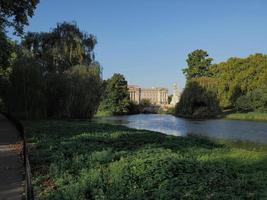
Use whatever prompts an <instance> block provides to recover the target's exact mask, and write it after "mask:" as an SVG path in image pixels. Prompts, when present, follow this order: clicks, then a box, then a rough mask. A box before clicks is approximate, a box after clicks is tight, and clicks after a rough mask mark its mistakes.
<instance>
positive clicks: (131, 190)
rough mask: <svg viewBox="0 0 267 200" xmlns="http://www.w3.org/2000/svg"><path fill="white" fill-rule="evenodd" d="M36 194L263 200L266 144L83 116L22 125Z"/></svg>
mask: <svg viewBox="0 0 267 200" xmlns="http://www.w3.org/2000/svg"><path fill="white" fill-rule="evenodd" d="M26 129H27V130H28V132H27V133H28V137H29V138H28V139H29V142H30V143H32V147H31V149H30V154H31V156H30V159H31V160H30V162H31V164H32V170H33V184H34V192H35V195H36V198H38V199H41V200H42V199H46V200H49V199H53V200H56V199H60V200H64V199H68V200H69V199H75V200H79V199H80V200H84V199H114V200H117V199H134V200H135V199H190V200H191V199H265V198H266V197H267V196H266V195H267V194H266V190H267V157H266V155H267V154H266V152H267V148H266V147H265V146H262V147H261V148H257V146H250V145H248V144H247V143H246V144H245V145H244V146H246V148H245V147H244V146H242V143H241V144H239V143H237V144H230V143H223V144H219V143H216V142H211V141H208V140H206V139H200V138H195V137H192V136H191V137H187V138H183V137H175V136H166V135H163V134H160V133H155V132H150V131H144V130H133V129H129V128H125V127H122V126H112V125H104V124H95V123H88V122H85V121H79V122H78V121H76V122H71V121H68V122H67V121H40V122H38V121H35V122H30V123H27V124H26Z"/></svg>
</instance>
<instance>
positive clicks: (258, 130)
mask: <svg viewBox="0 0 267 200" xmlns="http://www.w3.org/2000/svg"><path fill="white" fill-rule="evenodd" d="M95 120H96V121H97V122H101V123H102V122H103V123H109V124H119V125H125V126H127V127H130V128H136V129H146V130H151V131H158V132H162V133H165V134H168V135H175V136H186V135H188V134H196V135H204V136H208V137H212V138H219V139H233V140H248V141H253V142H259V143H267V123H266V122H255V121H239V120H224V119H216V120H203V121H194V120H186V119H182V118H177V117H174V116H171V115H155V114H146V115H144V114H140V115H127V116H112V117H102V118H97V119H95Z"/></svg>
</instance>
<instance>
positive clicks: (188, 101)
mask: <svg viewBox="0 0 267 200" xmlns="http://www.w3.org/2000/svg"><path fill="white" fill-rule="evenodd" d="M175 110H176V114H177V115H178V116H181V117H188V118H209V117H216V116H217V115H218V114H220V113H221V109H220V107H219V102H218V100H217V97H216V94H215V93H214V92H212V91H210V90H207V89H206V88H204V87H202V86H201V85H199V83H198V82H189V83H188V84H187V85H186V88H185V89H184V91H183V93H182V95H181V98H180V101H179V103H178V104H177V105H176V108H175Z"/></svg>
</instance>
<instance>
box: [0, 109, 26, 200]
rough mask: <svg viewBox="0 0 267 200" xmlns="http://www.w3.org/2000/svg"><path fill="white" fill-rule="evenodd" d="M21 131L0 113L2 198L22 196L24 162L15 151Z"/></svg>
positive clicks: (11, 199)
mask: <svg viewBox="0 0 267 200" xmlns="http://www.w3.org/2000/svg"><path fill="white" fill-rule="evenodd" d="M18 142H20V137H19V132H18V131H17V129H16V128H15V127H14V126H13V124H11V123H10V122H9V121H8V120H7V119H6V118H5V117H4V116H3V115H1V114H0V200H13V199H14V200H15V199H21V198H22V192H23V185H22V184H23V162H22V159H21V158H20V156H19V155H18V154H17V153H16V151H14V148H13V147H14V145H16V144H17V143H18Z"/></svg>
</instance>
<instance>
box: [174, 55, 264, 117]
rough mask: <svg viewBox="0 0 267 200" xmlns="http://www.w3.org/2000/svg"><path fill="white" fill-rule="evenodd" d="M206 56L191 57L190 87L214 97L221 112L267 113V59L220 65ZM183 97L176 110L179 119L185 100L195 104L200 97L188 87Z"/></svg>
mask: <svg viewBox="0 0 267 200" xmlns="http://www.w3.org/2000/svg"><path fill="white" fill-rule="evenodd" d="M207 56H208V54H207V53H206V52H205V51H202V50H201V51H200V50H196V51H194V52H192V53H191V54H189V55H188V59H187V62H188V68H187V69H186V70H184V72H185V74H186V77H187V85H188V84H189V85H191V83H192V82H195V83H196V84H198V85H199V87H202V88H203V89H204V90H202V92H204V91H209V92H212V93H214V94H215V96H214V97H213V99H214V102H217V101H218V103H219V105H220V107H221V109H229V108H231V109H233V110H237V111H240V112H248V111H260V112H265V111H267V99H266V94H267V55H264V54H254V55H250V56H248V57H247V58H230V59H228V60H227V61H226V62H221V63H218V64H211V61H212V59H211V58H208V59H206V58H205V57H207ZM200 66H202V67H200ZM203 66H208V67H203ZM188 90H190V92H188ZM200 91H201V90H200ZM184 93H185V94H184V95H182V98H181V102H180V103H179V105H178V106H177V109H176V114H177V115H179V114H181V109H183V108H182V107H181V106H182V105H185V104H184V103H185V102H184V101H183V99H184V98H185V97H183V96H187V100H188V102H187V104H188V103H189V104H190V103H191V104H192V103H193V102H194V101H190V100H189V99H191V98H194V97H195V96H197V93H198V92H194V90H193V88H190V87H186V89H185V91H184ZM189 96H191V97H189ZM187 104H186V105H187ZM187 106H189V107H190V108H192V107H194V105H187Z"/></svg>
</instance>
